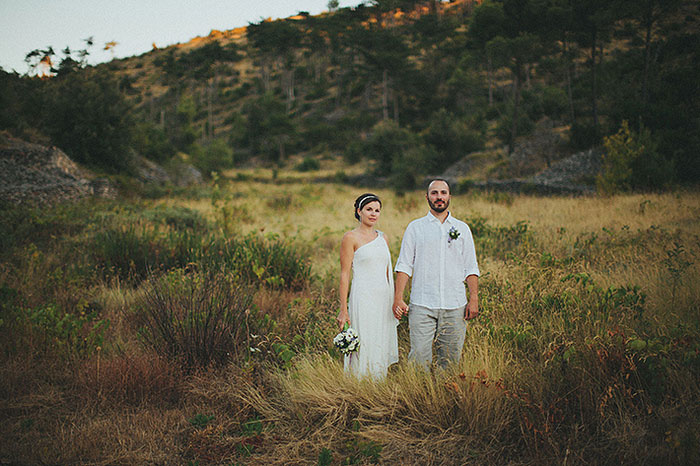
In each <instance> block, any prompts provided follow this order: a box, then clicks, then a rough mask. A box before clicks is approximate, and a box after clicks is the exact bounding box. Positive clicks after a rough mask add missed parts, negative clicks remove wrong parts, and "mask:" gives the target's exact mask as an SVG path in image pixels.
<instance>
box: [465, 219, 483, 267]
mask: <svg viewBox="0 0 700 466" xmlns="http://www.w3.org/2000/svg"><path fill="white" fill-rule="evenodd" d="M462 259H463V262H462V263H463V264H464V278H465V279H466V278H467V277H468V276H469V275H476V276H477V277H478V276H479V275H480V273H479V264H478V263H477V262H476V248H474V238H473V237H472V231H471V230H470V229H469V227H468V226H467V231H466V235H464V249H463V250H462Z"/></svg>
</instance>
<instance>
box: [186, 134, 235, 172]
mask: <svg viewBox="0 0 700 466" xmlns="http://www.w3.org/2000/svg"><path fill="white" fill-rule="evenodd" d="M190 155H191V156H192V162H193V163H194V165H195V166H196V167H197V168H199V169H200V170H201V171H202V173H203V174H204V175H205V176H210V174H211V173H212V172H214V171H220V170H223V169H226V168H231V167H233V164H234V154H233V149H232V148H231V146H229V144H228V143H227V142H226V141H225V140H223V139H214V140H212V141H210V142H209V143H207V144H205V145H200V144H192V146H190Z"/></svg>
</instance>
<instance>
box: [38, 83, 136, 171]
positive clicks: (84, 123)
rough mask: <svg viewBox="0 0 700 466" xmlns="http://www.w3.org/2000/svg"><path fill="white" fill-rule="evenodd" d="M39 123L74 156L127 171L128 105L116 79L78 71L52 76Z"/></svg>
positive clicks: (130, 129)
mask: <svg viewBox="0 0 700 466" xmlns="http://www.w3.org/2000/svg"><path fill="white" fill-rule="evenodd" d="M43 96H44V109H45V112H44V113H43V115H42V121H41V127H42V129H43V130H44V132H45V133H46V134H47V135H48V136H49V137H50V138H51V141H52V142H53V144H54V145H56V146H58V147H60V148H61V149H63V150H64V151H65V152H66V153H67V154H68V155H69V156H71V158H73V160H76V161H77V162H80V163H84V164H86V165H89V166H91V167H95V168H98V169H102V170H106V171H110V172H122V171H126V170H127V169H128V168H129V166H130V156H129V149H130V147H131V142H132V135H133V122H132V116H131V112H130V110H131V109H130V105H129V104H128V103H127V101H126V99H125V98H124V97H123V96H122V94H121V93H120V92H119V90H118V87H117V83H116V81H115V79H114V78H113V77H112V76H111V75H109V74H104V73H98V72H97V71H95V70H81V71H79V72H75V73H71V74H69V75H67V76H63V77H60V76H59V77H56V78H53V79H51V80H50V81H49V82H48V83H47V84H46V85H45V86H44V89H43Z"/></svg>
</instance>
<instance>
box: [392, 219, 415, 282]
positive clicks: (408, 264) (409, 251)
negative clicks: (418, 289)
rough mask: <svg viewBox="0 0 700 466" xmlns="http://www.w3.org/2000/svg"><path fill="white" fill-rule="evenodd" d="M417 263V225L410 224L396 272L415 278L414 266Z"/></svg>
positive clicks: (397, 261)
mask: <svg viewBox="0 0 700 466" xmlns="http://www.w3.org/2000/svg"><path fill="white" fill-rule="evenodd" d="M415 261H416V229H415V225H413V224H409V225H408V227H407V228H406V231H405V232H404V234H403V239H402V240H401V252H399V258H398V259H397V260H396V267H394V270H395V271H396V272H403V273H405V274H406V275H408V276H409V277H412V276H413V265H414V264H415Z"/></svg>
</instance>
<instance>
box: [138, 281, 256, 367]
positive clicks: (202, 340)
mask: <svg viewBox="0 0 700 466" xmlns="http://www.w3.org/2000/svg"><path fill="white" fill-rule="evenodd" d="M252 297H253V292H252V289H251V288H250V287H248V286H246V285H244V284H243V282H242V281H241V280H240V278H239V277H237V276H236V275H234V274H230V273H222V272H216V273H188V274H186V273H184V272H183V271H181V270H176V271H172V272H170V273H168V274H167V275H165V276H163V277H160V278H155V277H151V279H150V280H149V282H148V283H147V285H146V286H145V287H144V294H143V299H142V302H141V303H140V305H139V316H140V318H141V319H142V323H143V325H144V327H143V330H142V331H141V336H142V338H143V340H144V342H145V343H146V344H148V345H149V346H151V347H152V348H153V349H154V350H155V351H156V352H157V353H159V354H161V355H163V356H165V357H167V358H169V359H172V360H176V361H179V362H181V363H183V364H184V365H185V366H186V367H195V366H208V365H209V364H212V363H214V364H222V363H224V362H226V361H228V360H230V359H231V358H235V359H239V358H241V357H243V356H244V355H245V354H247V348H248V345H247V339H248V321H247V319H248V316H249V312H248V307H249V306H250V304H251V302H252Z"/></svg>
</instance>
